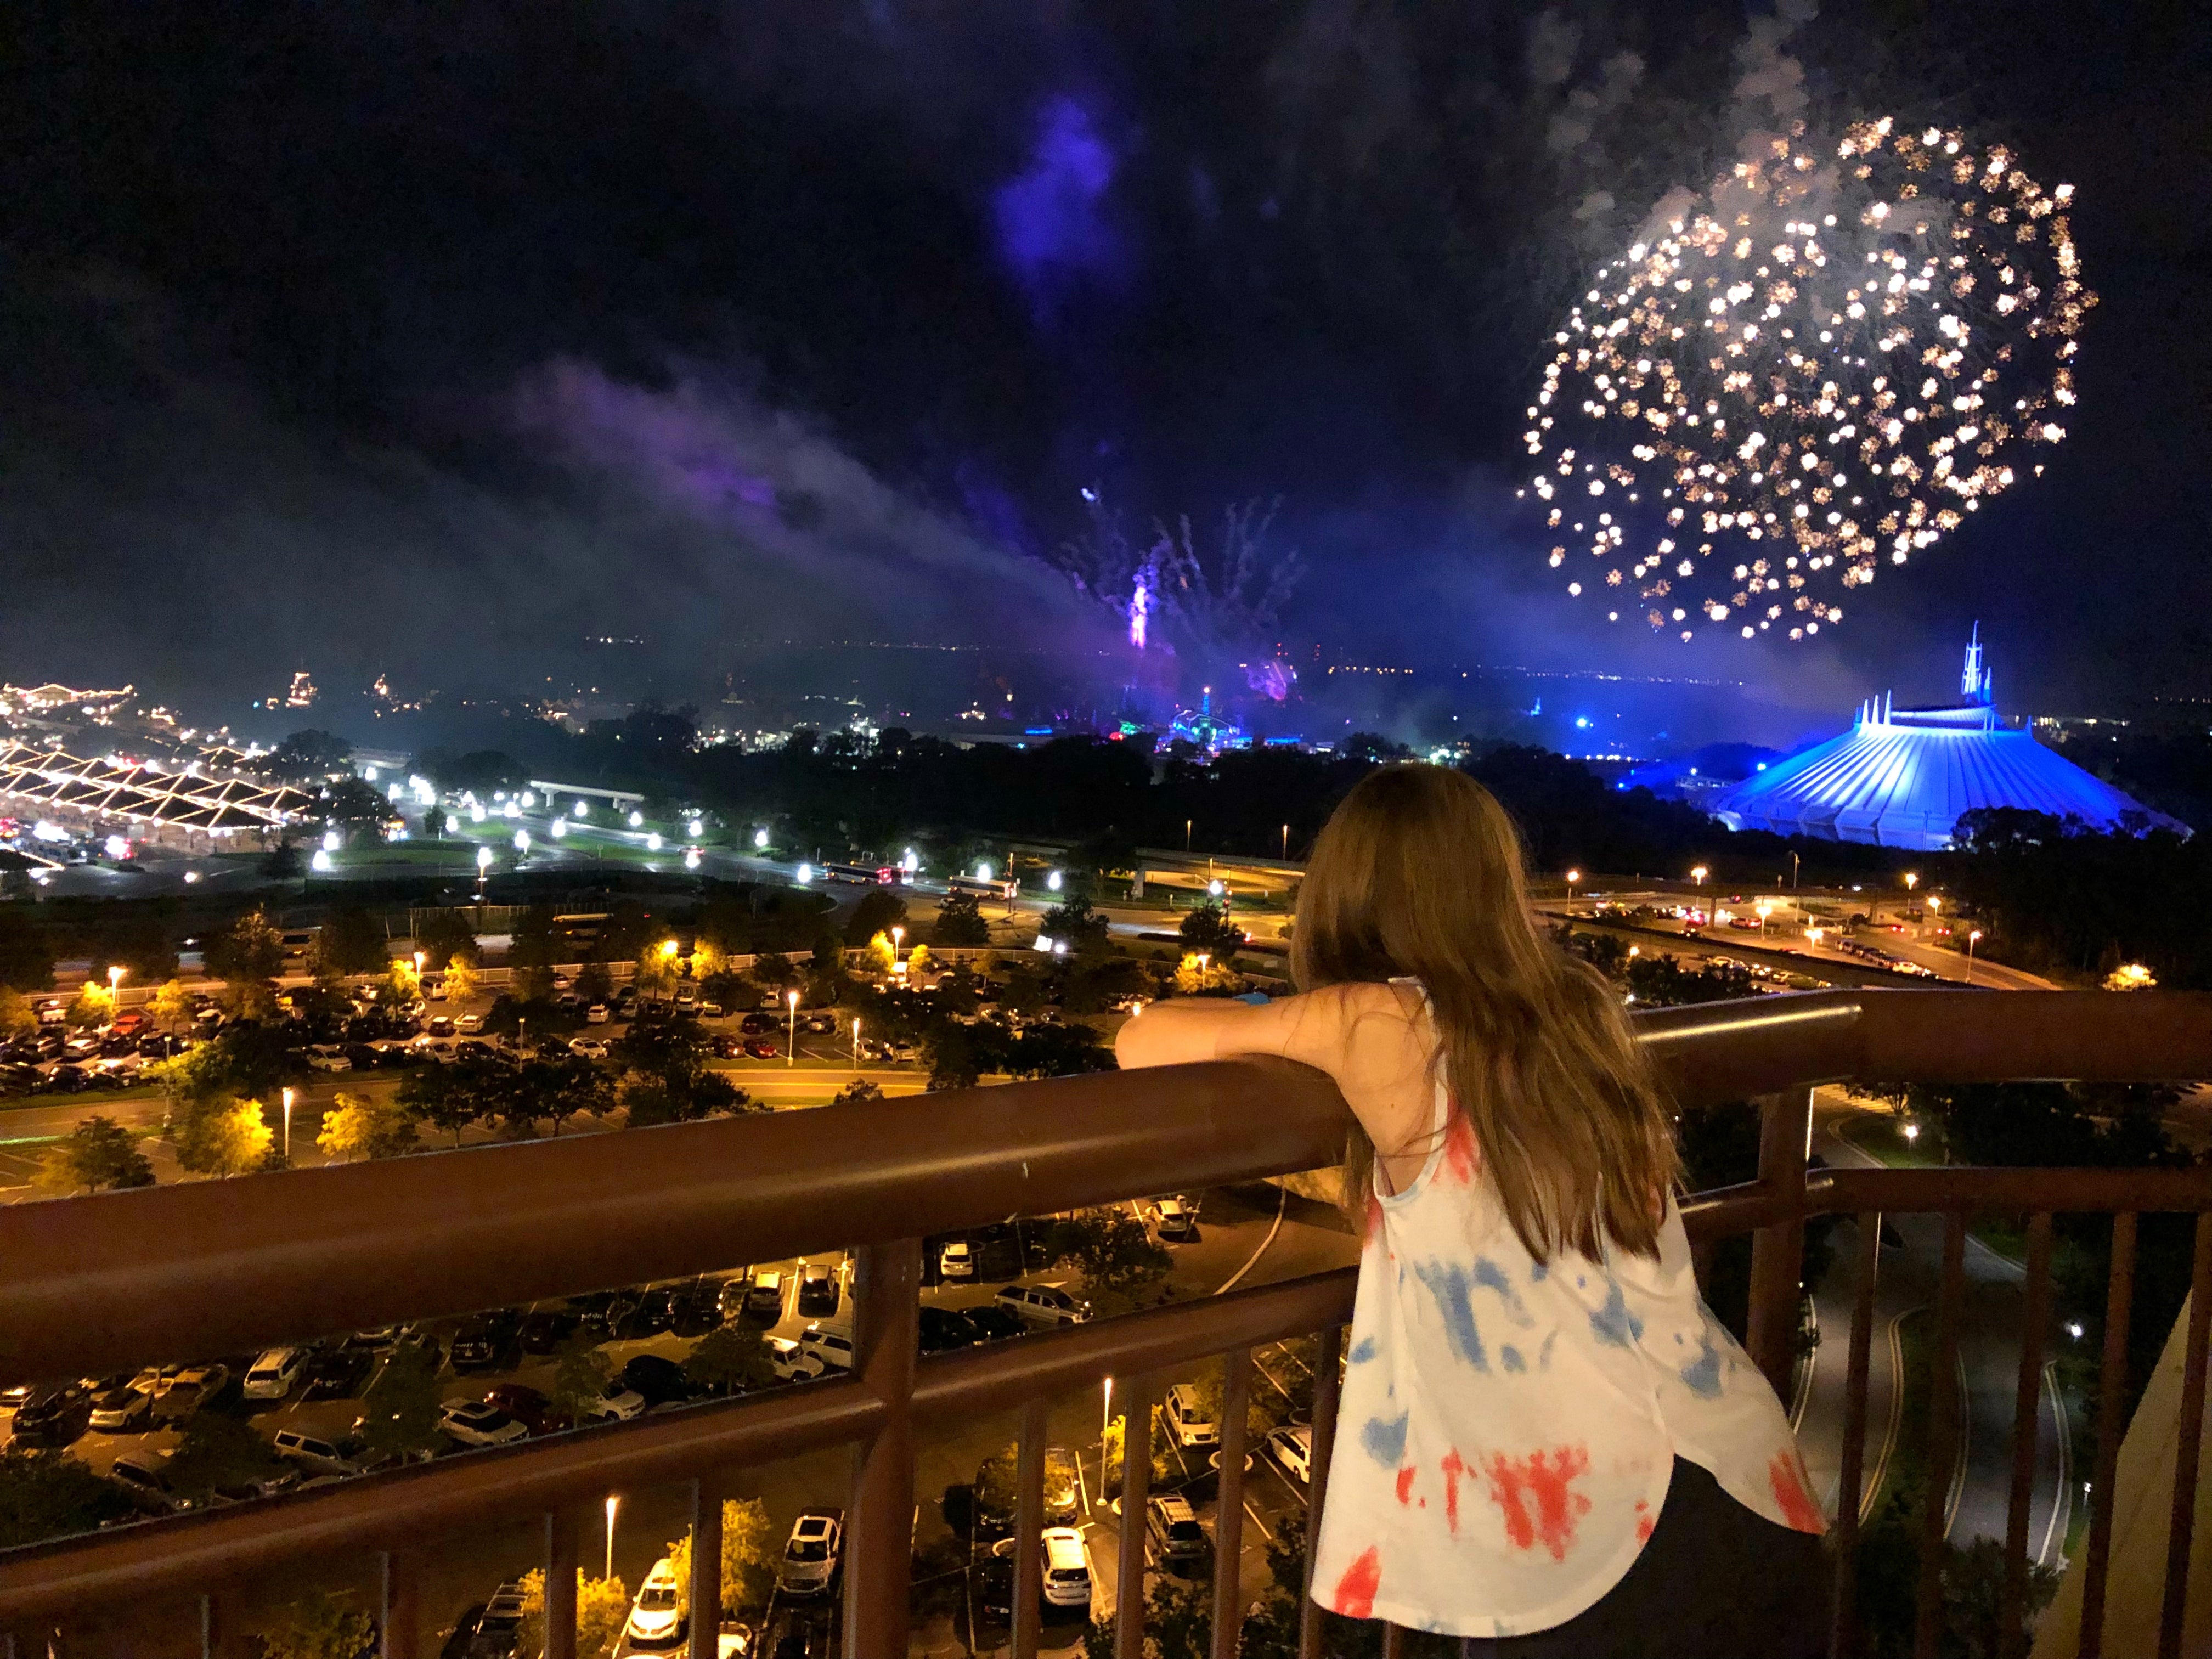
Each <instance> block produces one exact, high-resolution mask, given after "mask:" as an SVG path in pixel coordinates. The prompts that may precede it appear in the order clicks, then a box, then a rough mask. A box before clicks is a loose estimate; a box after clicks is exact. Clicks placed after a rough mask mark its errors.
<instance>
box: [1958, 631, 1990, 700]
mask: <svg viewBox="0 0 2212 1659" xmlns="http://www.w3.org/2000/svg"><path fill="white" fill-rule="evenodd" d="M1959 696H1960V698H1962V699H1963V700H1964V701H1966V702H1983V703H1985V702H1993V701H1995V698H1994V696H1993V695H1992V694H1991V692H1990V671H1989V665H1987V664H1986V663H1984V661H1983V660H1982V625H1981V623H1975V624H1974V635H1973V637H1972V639H1970V640H1969V641H1966V669H1965V671H1963V672H1962V673H1960V676H1959Z"/></svg>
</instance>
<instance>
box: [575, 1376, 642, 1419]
mask: <svg viewBox="0 0 2212 1659" xmlns="http://www.w3.org/2000/svg"><path fill="white" fill-rule="evenodd" d="M644 1409H645V1396H644V1395H641V1394H640V1393H639V1392H638V1391H637V1390H636V1389H633V1388H631V1387H630V1386H629V1384H628V1383H624V1382H623V1380H622V1378H620V1377H619V1376H611V1377H609V1378H608V1379H607V1384H606V1387H605V1389H602V1390H601V1391H600V1393H599V1398H598V1399H597V1400H595V1401H592V1403H591V1404H590V1405H589V1406H586V1407H585V1408H584V1420H585V1421H586V1423H627V1422H628V1421H629V1419H631V1418H633V1417H635V1416H636V1415H638V1413H641V1412H642V1411H643V1410H644Z"/></svg>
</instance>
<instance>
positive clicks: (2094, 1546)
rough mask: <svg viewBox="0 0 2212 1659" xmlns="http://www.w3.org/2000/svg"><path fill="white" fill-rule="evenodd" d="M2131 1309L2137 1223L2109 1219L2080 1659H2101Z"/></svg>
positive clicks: (2124, 1217)
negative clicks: (2109, 1249) (2109, 1254)
mask: <svg viewBox="0 0 2212 1659" xmlns="http://www.w3.org/2000/svg"><path fill="white" fill-rule="evenodd" d="M2135 1304H2136V1218H2135V1216H2134V1214H2133V1213H2132V1212H2130V1213H2129V1214H2126V1215H2116V1216H2114V1217H2113V1218H2112V1271H2111V1273H2110V1274H2109V1275H2108V1276H2107V1278H2106V1281H2105V1363H2104V1367H2103V1370H2101V1371H2100V1373H2099V1376H2098V1382H2097V1473H2096V1474H2095V1476H2094V1477H2093V1480H2092V1482H2091V1484H2090V1487H2089V1544H2088V1548H2087V1551H2086V1553H2084V1555H2083V1558H2082V1564H2081V1634H2080V1636H2079V1638H2078V1642H2079V1645H2078V1647H2077V1648H2076V1649H2075V1651H2076V1652H2077V1653H2078V1654H2079V1655H2080V1659H2104V1652H2105V1575H2106V1571H2107V1570H2108V1569H2109V1567H2110V1565H2111V1562H2112V1487H2113V1485H2114V1483H2115V1481H2116V1480H2118V1470H2119V1465H2120V1439H2121V1437H2122V1436H2123V1435H2124V1434H2125V1433H2126V1432H2127V1419H2126V1418H2125V1416H2124V1414H2123V1413H2122V1412H2121V1409H2120V1395H2121V1394H2122V1393H2123V1392H2124V1390H2125V1389H2126V1388H2127V1381H2128V1322H2129V1321H2130V1319H2131V1318H2132V1317H2133V1316H2134V1312H2135Z"/></svg>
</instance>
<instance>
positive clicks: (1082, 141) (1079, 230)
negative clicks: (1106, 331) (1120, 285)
mask: <svg viewBox="0 0 2212 1659" xmlns="http://www.w3.org/2000/svg"><path fill="white" fill-rule="evenodd" d="M1115 166H1116V161H1115V155H1114V150H1113V147H1112V146H1111V145H1109V143H1107V142H1106V141H1105V140H1104V139H1103V138H1102V137H1099V136H1098V133H1097V129H1096V128H1095V127H1094V126H1093V125H1092V123H1091V115H1090V112H1088V111H1087V110H1085V108H1084V107H1083V106H1082V105H1081V104H1079V103H1078V102H1077V101H1076V100H1074V99H1073V98H1072V97H1069V96H1066V94H1062V95H1060V96H1059V97H1055V98H1053V99H1051V100H1048V102H1047V103H1046V104H1045V106H1044V107H1043V108H1042V110H1041V111H1040V112H1038V118H1037V134H1036V142H1035V143H1034V144H1033V145H1032V146H1031V148H1030V163H1029V166H1028V167H1024V169H1023V170H1022V171H1021V172H1020V173H1017V174H1015V175H1014V177H1013V178H1012V179H1009V180H1008V181H1007V182H1006V184H1004V185H1000V188H999V190H998V191H997V192H996V194H995V195H994V197H993V201H992V207H993V211H994V217H995V219H996V222H997V230H998V243H999V255H1000V258H1002V259H1003V260H1005V261H1006V265H1007V268H1008V269H1009V270H1012V273H1013V276H1014V280H1015V281H1016V282H1018V283H1020V284H1021V286H1022V289H1023V291H1024V293H1025V294H1027V295H1029V299H1030V307H1031V309H1032V311H1034V312H1035V313H1036V314H1037V316H1038V317H1039V319H1043V318H1044V317H1046V316H1047V315H1048V314H1049V313H1051V312H1052V311H1053V310H1054V307H1055V304H1056V301H1057V300H1058V298H1059V296H1060V293H1061V292H1062V290H1064V289H1066V287H1067V286H1069V285H1070V284H1071V283H1073V282H1074V281H1077V280H1079V279H1080V278H1082V277H1085V276H1112V275H1114V274H1115V272H1116V271H1117V270H1119V268H1120V266H1121V246H1120V244H1119V242H1118V240H1117V239H1116V238H1115V234H1114V232H1113V230H1112V228H1110V227H1109V225H1108V224H1107V222H1106V220H1105V216H1104V214H1103V210H1102V209H1103V199H1104V197H1105V194H1106V191H1107V187H1108V186H1109V185H1111V184H1112V183H1113V182H1114V173H1115Z"/></svg>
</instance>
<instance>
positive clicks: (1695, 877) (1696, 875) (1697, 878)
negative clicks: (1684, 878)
mask: <svg viewBox="0 0 2212 1659" xmlns="http://www.w3.org/2000/svg"><path fill="white" fill-rule="evenodd" d="M1711 874H1712V872H1711V871H1710V870H1708V869H1706V868H1705V866H1704V865H1702V864H1700V865H1699V866H1696V867H1695V868H1693V869H1692V871H1691V872H1690V879H1691V880H1692V882H1694V883H1696V884H1697V885H1699V886H1700V887H1703V886H1704V885H1705V878H1706V877H1707V876H1710V875H1711Z"/></svg>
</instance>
